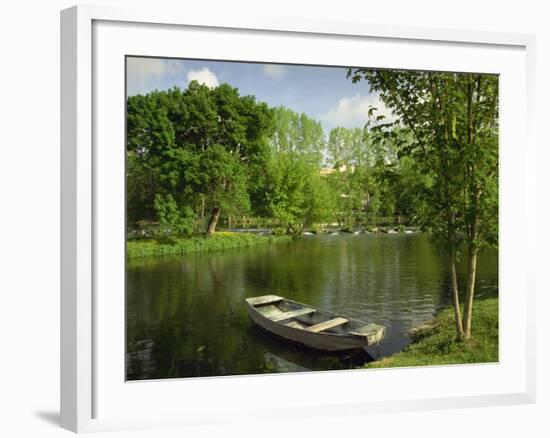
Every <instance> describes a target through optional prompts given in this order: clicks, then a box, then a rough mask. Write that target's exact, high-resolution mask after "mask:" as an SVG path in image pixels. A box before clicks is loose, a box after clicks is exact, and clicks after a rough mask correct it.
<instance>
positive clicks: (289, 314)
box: [268, 307, 315, 322]
mask: <svg viewBox="0 0 550 438" xmlns="http://www.w3.org/2000/svg"><path fill="white" fill-rule="evenodd" d="M313 312H315V309H310V308H308V307H304V308H302V309H296V310H291V311H290V312H283V313H281V314H279V315H273V316H268V318H269V319H271V321H275V322H281V321H284V320H286V319H291V318H296V317H298V316H304V315H309V314H310V313H313Z"/></svg>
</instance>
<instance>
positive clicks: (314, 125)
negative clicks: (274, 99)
mask: <svg viewBox="0 0 550 438" xmlns="http://www.w3.org/2000/svg"><path fill="white" fill-rule="evenodd" d="M274 125H275V130H274V133H273V135H272V137H271V140H270V144H271V148H272V150H273V152H274V154H275V155H279V154H281V153H298V154H300V155H302V156H303V157H304V158H305V159H306V161H308V163H309V164H312V165H317V166H319V165H320V164H321V160H322V154H323V151H324V149H325V134H324V132H323V128H322V126H321V123H319V122H318V121H316V120H313V119H310V118H309V117H307V116H306V115H305V114H304V113H301V114H299V113H296V112H294V111H292V110H290V109H288V108H284V107H282V106H281V107H278V108H275V110H274Z"/></svg>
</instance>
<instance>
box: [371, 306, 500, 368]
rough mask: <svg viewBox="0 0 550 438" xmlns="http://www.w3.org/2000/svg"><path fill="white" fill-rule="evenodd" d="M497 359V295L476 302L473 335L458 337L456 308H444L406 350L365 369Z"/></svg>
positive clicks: (481, 361)
mask: <svg viewBox="0 0 550 438" xmlns="http://www.w3.org/2000/svg"><path fill="white" fill-rule="evenodd" d="M488 362H498V298H486V299H478V300H476V301H475V302H474V309H473V326H472V337H471V339H469V340H468V341H457V340H456V329H455V323H454V312H453V309H452V308H451V309H445V310H444V311H442V312H441V313H440V314H439V315H438V316H437V317H436V318H435V320H434V321H433V326H432V327H431V328H430V329H428V330H427V331H425V332H424V333H423V334H422V336H421V337H419V338H418V339H417V340H416V341H415V342H413V343H412V344H411V345H409V347H407V348H406V349H405V350H404V351H403V352H401V353H396V354H394V355H393V356H390V357H387V358H384V359H382V360H379V361H375V362H370V363H368V364H367V365H365V367H366V368H387V367H411V366H422V365H449V364H465V363H488Z"/></svg>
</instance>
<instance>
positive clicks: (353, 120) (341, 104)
mask: <svg viewBox="0 0 550 438" xmlns="http://www.w3.org/2000/svg"><path fill="white" fill-rule="evenodd" d="M371 107H374V108H377V110H376V111H374V113H373V116H375V117H376V116H378V115H383V116H385V117H386V118H385V119H383V120H382V121H381V123H386V122H391V121H394V120H395V117H394V116H393V115H392V113H391V111H390V110H389V109H388V108H386V106H385V105H384V103H383V102H382V101H381V100H380V98H379V97H378V96H377V95H374V94H369V95H368V96H361V95H360V94H356V95H355V96H353V97H343V98H341V99H340V100H339V101H338V103H337V104H336V106H334V107H332V108H331V109H329V110H328V111H327V112H326V113H324V114H320V115H319V118H320V119H321V120H323V121H324V122H326V123H327V124H329V125H331V126H332V127H335V126H343V127H346V128H355V127H362V126H364V125H365V124H366V123H367V121H368V120H369V110H370V108H371Z"/></svg>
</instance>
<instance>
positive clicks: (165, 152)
mask: <svg viewBox="0 0 550 438" xmlns="http://www.w3.org/2000/svg"><path fill="white" fill-rule="evenodd" d="M127 110H128V142H127V149H128V156H129V157H133V158H132V159H131V160H130V159H129V160H128V163H129V166H128V169H127V171H128V179H129V180H131V184H130V186H131V187H132V190H131V191H129V193H128V205H129V206H133V205H136V206H135V208H134V207H133V208H132V211H135V212H136V214H133V215H132V218H133V219H143V218H140V217H138V216H139V214H138V213H137V212H139V211H140V210H141V211H142V212H149V215H150V213H151V211H155V212H160V211H162V209H161V210H158V209H155V206H154V199H155V195H157V194H160V195H162V196H165V195H171V197H172V198H171V199H172V201H171V202H172V203H175V204H176V206H175V207H174V206H172V207H174V208H173V209H172V210H173V211H176V210H177V211H180V212H183V211H184V210H183V207H184V206H187V207H189V208H192V209H193V210H194V212H196V213H200V215H201V216H202V215H203V214H204V212H205V210H210V211H212V212H214V211H217V212H219V211H220V210H224V211H226V212H227V213H234V212H237V211H238V212H245V211H248V210H249V208H250V205H251V202H250V199H254V200H255V201H257V200H261V198H262V196H264V197H265V180H266V179H265V177H263V174H264V173H265V172H262V168H263V167H265V163H266V160H267V159H268V158H269V145H268V138H269V137H270V136H271V132H272V131H273V114H272V110H270V109H269V108H268V107H267V105H265V104H264V103H258V102H256V101H255V99H254V98H253V97H251V96H244V97H243V96H240V95H239V92H238V90H237V89H235V88H233V87H231V86H229V85H227V84H222V85H220V86H219V87H216V88H214V89H210V88H208V87H206V86H205V85H200V84H198V83H197V82H191V83H190V84H189V86H188V88H187V89H186V90H185V91H181V90H180V89H179V88H173V89H171V90H167V91H155V92H152V93H149V94H147V95H145V96H132V97H130V98H129V99H128V106H127ZM142 163H144V164H142ZM140 166H141V167H140ZM147 169H155V172H154V175H153V176H154V181H153V183H151V184H149V185H147V184H145V183H146V178H145V177H144V176H142V174H144V173H146V170H147ZM140 193H144V194H145V195H140ZM264 204H265V202H264ZM165 214H167V213H165ZM171 214H172V215H173V213H171ZM187 216H189V215H187ZM157 218H158V219H160V217H158V216H157ZM163 220H166V219H163ZM214 226H215V224H214Z"/></svg>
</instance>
